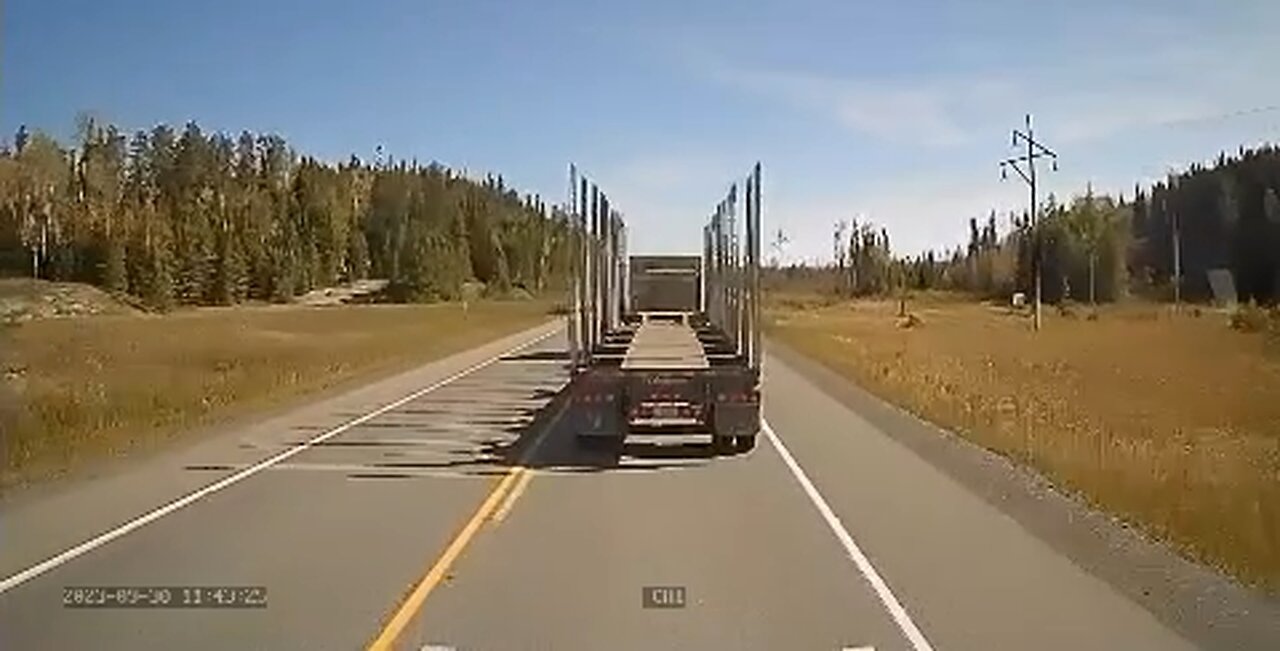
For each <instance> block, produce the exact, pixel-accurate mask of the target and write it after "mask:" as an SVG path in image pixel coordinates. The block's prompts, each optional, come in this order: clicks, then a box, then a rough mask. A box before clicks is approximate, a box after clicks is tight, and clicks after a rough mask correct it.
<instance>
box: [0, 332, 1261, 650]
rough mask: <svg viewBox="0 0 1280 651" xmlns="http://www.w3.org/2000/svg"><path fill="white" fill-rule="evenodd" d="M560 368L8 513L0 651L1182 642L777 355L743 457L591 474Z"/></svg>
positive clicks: (453, 377)
mask: <svg viewBox="0 0 1280 651" xmlns="http://www.w3.org/2000/svg"><path fill="white" fill-rule="evenodd" d="M534 338H538V340H537V341H536V342H535V343H533V344H531V345H527V346H525V347H523V348H519V349H518V350H514V352H511V351H512V350H513V349H515V348H516V347H517V346H518V345H520V344H521V343H524V342H528V341H530V340H532V339H534ZM564 348H565V345H564V340H563V336H562V334H561V333H560V332H559V331H558V330H557V329H556V328H555V326H548V327H544V328H541V329H538V330H537V331H530V332H526V333H522V334H521V335H519V336H516V337H511V338H508V339H505V340H502V341H498V342H494V343H493V344H491V345H487V346H484V347H482V348H479V349H476V350H473V351H470V352H468V353H465V354H461V355H458V356H454V357H451V358H448V359H446V360H442V361H440V362H437V363H433V364H430V365H428V366H425V367H423V368H421V369H418V370H415V371H413V372H411V373H406V374H404V375H401V376H398V377H394V378H390V379H388V380H384V381H381V382H377V383H374V384H371V385H369V386H367V387H364V388H362V389H359V390H356V391H353V392H350V393H347V394H344V395H340V396H332V397H329V398H326V399H324V400H321V401H318V402H315V403H313V404H310V405H308V406H305V407H301V408H297V409H292V410H288V411H286V412H282V413H279V414H275V415H272V416H270V417H267V418H262V419H259V420H258V421H257V422H252V423H241V424H235V425H231V426H227V427H224V428H222V430H220V431H218V432H214V433H210V434H209V435H207V436H200V437H198V440H195V439H197V437H193V440H192V441H191V442H189V443H187V444H184V445H181V446H178V447H175V448H173V449H168V450H165V451H163V452H161V453H157V454H153V455H150V456H148V457H146V458H145V459H140V460H137V461H136V462H132V463H129V464H126V465H123V466H119V467H113V468H110V469H108V470H104V471H103V472H101V473H100V474H99V475H98V476H95V477H87V478H84V479H80V480H77V481H75V482H70V483H66V484H63V485H59V486H57V487H54V488H52V489H49V490H43V491H41V490H37V491H32V492H31V494H29V495H19V496H17V497H15V498H10V499H7V500H6V501H5V502H3V503H2V504H0V577H3V578H0V649H6V650H7V649H138V648H166V649H168V648H172V649H360V648H400V649H414V650H417V649H422V648H424V647H425V648H433V647H434V648H442V649H443V648H453V649H459V650H464V649H476V650H480V649H868V648H874V649H876V650H895V649H910V650H914V651H922V650H927V649H938V650H950V649H1063V650H1070V651H1079V650H1081V649H1126V650H1135V649H1161V650H1165V649H1188V648H1195V646H1196V645H1194V644H1193V643H1192V642H1191V641H1189V639H1188V637H1187V636H1186V635H1184V634H1182V633H1179V632H1177V631H1175V630H1174V628H1171V627H1169V626H1168V625H1167V622H1162V618H1161V617H1159V616H1157V615H1156V614H1154V613H1153V612H1152V611H1151V610H1150V609H1149V608H1144V607H1143V606H1142V605H1140V604H1139V603H1137V602H1135V601H1134V600H1132V599H1130V598H1129V597H1127V596H1126V594H1125V593H1124V591H1122V590H1119V589H1117V588H1115V587H1113V586H1112V585H1111V584H1110V583H1108V582H1107V581H1104V580H1103V579H1101V578H1098V577H1097V576H1095V575H1094V574H1093V573H1091V572H1090V571H1088V570H1087V569H1085V568H1084V567H1082V566H1081V564H1079V563H1077V562H1074V561H1073V560H1072V559H1071V558H1069V557H1068V556H1067V555H1064V554H1063V553H1062V552H1061V551H1060V550H1059V549H1058V548H1056V547H1055V546H1054V545H1052V544H1050V543H1049V542H1046V541H1045V540H1044V538H1043V536H1038V535H1035V534H1034V533H1032V532H1030V531H1028V530H1027V529H1026V528H1025V527H1024V526H1022V525H1021V524H1020V523H1019V521H1018V520H1017V519H1015V518H1013V517H1011V516H1010V515H1009V514H1007V513H1006V512H1004V511H1003V510H1002V509H1001V508H999V506H998V505H995V504H993V503H992V501H991V500H989V499H984V498H983V497H981V496H980V495H978V494H976V493H975V491H974V490H972V489H971V487H969V486H966V485H965V484H964V483H962V482H957V481H956V480H955V479H953V478H952V477H951V476H950V475H949V474H947V473H945V472H943V471H941V470H939V469H938V468H937V467H936V466H935V465H934V464H931V463H930V462H929V461H928V460H927V459H925V458H924V457H922V456H921V455H920V454H918V453H917V452H916V451H914V450H913V449H911V448H910V447H909V446H907V445H904V444H903V443H901V442H900V441H899V440H897V439H896V438H895V437H894V436H890V435H889V433H887V432H885V431H884V430H883V428H882V427H881V426H879V425H876V424H874V423H873V422H871V421H870V420H868V419H867V418H865V417H864V416H863V415H860V413H858V411H857V410H856V409H854V408H852V407H851V406H849V405H848V404H847V403H846V402H844V401H841V400H838V399H836V398H835V397H833V396H832V395H831V394H830V393H829V392H828V391H824V390H823V389H822V388H820V387H819V386H818V385H817V384H816V383H815V381H814V380H813V379H812V378H811V377H810V376H809V375H806V374H805V373H801V372H800V371H799V370H797V369H796V368H795V366H794V365H793V364H791V363H789V362H787V361H784V360H782V359H780V358H779V357H776V356H771V357H769V358H768V359H767V360H766V378H765V387H764V396H765V398H764V399H765V402H766V408H765V414H766V420H767V430H766V434H765V436H764V437H763V438H762V440H761V442H760V444H759V445H758V446H757V448H756V449H755V450H754V451H753V452H752V453H750V454H749V455H746V456H738V457H714V456H712V455H711V454H710V451H709V449H708V447H707V446H706V445H703V444H701V443H698V442H696V441H691V442H682V443H677V444H674V445H673V444H671V443H667V444H665V445H658V444H656V443H655V442H654V441H646V440H637V441H635V442H633V443H631V444H629V445H628V446H627V447H626V448H625V449H624V450H623V452H622V454H621V456H618V455H614V454H608V453H606V452H599V451H596V452H590V453H588V452H584V451H581V450H579V449H578V448H577V447H576V446H575V445H574V442H573V440H572V437H571V433H570V432H567V431H565V430H564V428H563V427H561V426H560V424H559V423H560V421H558V420H557V417H558V415H559V414H560V413H561V411H562V408H563V406H564V402H563V400H561V399H560V398H557V391H558V390H559V389H560V388H561V387H562V386H563V384H564V382H565V381H566V380H567V375H566V371H565V368H564V366H563V364H564ZM76 586H172V587H188V588H190V587H193V586H259V587H261V588H264V589H265V593H255V594H257V595H258V596H261V594H265V600H266V604H265V607H257V608H210V607H203V608H136V607H135V608H69V607H67V606H66V605H65V604H64V599H67V598H69V597H72V596H74V595H71V594H69V593H68V591H67V588H69V587H76ZM647 587H665V588H672V589H669V590H664V591H659V592H656V593H654V594H651V595H650V596H651V598H653V599H657V600H660V601H663V602H664V605H668V606H679V607H666V608H653V607H644V603H643V592H644V590H645V589H646V588H647ZM80 594H81V596H82V597H83V596H86V595H88V596H90V597H91V598H93V597H92V595H89V593H80ZM131 594H135V595H136V593H131ZM192 594H195V593H190V594H187V595H184V594H182V593H175V594H173V595H172V597H173V599H176V600H179V601H181V600H183V599H184V598H185V599H191V598H194V597H192V596H191V595H192ZM201 594H204V595H205V596H204V598H205V599H213V598H217V597H219V596H223V595H225V594H226V593H219V594H218V595H210V594H208V593H201ZM97 596H98V597H101V595H97ZM241 596H243V595H241ZM205 605H208V604H205ZM651 605H652V604H651ZM1255 628H1256V627H1255ZM1261 630H1263V635H1264V636H1265V634H1266V632H1267V631H1268V630H1269V629H1266V628H1265V626H1264V627H1263V628H1262V629H1261ZM1277 639H1280V638H1276V639H1272V640H1265V639H1263V640H1259V641H1260V642H1261V643H1260V644H1259V646H1258V648H1267V646H1266V645H1267V643H1268V642H1275V641H1276V640H1277ZM1271 648H1276V647H1274V646H1273V647H1271Z"/></svg>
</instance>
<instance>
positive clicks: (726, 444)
mask: <svg viewBox="0 0 1280 651" xmlns="http://www.w3.org/2000/svg"><path fill="white" fill-rule="evenodd" d="M711 448H712V450H713V451H715V453H716V454H732V453H733V437H732V436H713V437H711Z"/></svg>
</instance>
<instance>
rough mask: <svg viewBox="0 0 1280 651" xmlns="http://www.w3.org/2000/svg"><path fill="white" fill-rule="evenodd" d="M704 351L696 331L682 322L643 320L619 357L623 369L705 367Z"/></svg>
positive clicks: (706, 366)
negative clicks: (621, 356) (624, 352)
mask: <svg viewBox="0 0 1280 651" xmlns="http://www.w3.org/2000/svg"><path fill="white" fill-rule="evenodd" d="M709 367H710V363H709V362H708V361H707V355H706V350H705V348H704V347H703V345H702V342H701V341H700V340H699V339H698V334H697V332H696V331H695V330H694V329H693V328H691V327H689V326H688V325H686V324H684V323H670V322H666V321H650V320H645V321H644V322H642V323H641V324H640V325H639V328H638V329H637V330H636V333H635V335H634V336H633V337H632V339H631V345H630V346H628V347H627V354H626V357H625V358H623V360H622V368H623V369H624V370H640V369H705V368H709Z"/></svg>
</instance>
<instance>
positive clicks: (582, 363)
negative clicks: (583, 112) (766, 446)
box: [568, 163, 762, 454]
mask: <svg viewBox="0 0 1280 651" xmlns="http://www.w3.org/2000/svg"><path fill="white" fill-rule="evenodd" d="M569 176H570V184H569V185H570V192H569V195H570V196H569V206H570V210H569V212H570V215H571V218H572V219H573V221H574V224H575V228H574V229H573V231H574V233H575V242H576V246H575V247H574V250H575V251H576V252H575V253H574V254H573V258H574V260H573V261H572V263H571V268H572V269H573V270H574V273H573V279H574V280H573V282H572V283H571V289H570V294H571V296H570V304H571V306H572V307H571V309H570V314H569V317H568V321H569V341H570V367H571V379H570V382H569V389H568V390H569V398H570V401H571V404H570V409H569V414H570V415H569V419H570V422H571V423H572V427H573V430H574V434H575V436H576V438H577V441H578V443H579V445H582V446H584V447H590V448H596V449H600V448H605V449H610V450H615V451H616V450H620V449H621V448H622V445H623V444H624V442H625V441H626V439H627V437H628V436H629V435H632V434H646V435H664V434H680V435H697V436H706V437H709V442H710V443H711V445H712V447H713V449H714V451H715V452H716V453H718V454H743V453H747V452H749V451H751V450H752V449H753V448H754V447H755V444H756V438H757V436H758V435H759V433H760V430H761V417H760V404H761V401H760V365H761V358H762V349H761V337H760V240H761V232H762V231H761V203H760V182H761V168H760V164H759V163H757V164H755V165H754V166H753V167H752V168H751V170H750V172H749V173H748V174H747V175H746V176H745V178H743V179H742V180H741V181H739V182H734V183H732V184H731V185H730V187H729V190H728V193H727V194H726V195H725V196H724V198H723V200H721V201H720V202H719V203H718V204H717V205H716V206H715V209H714V211H713V212H712V213H711V215H710V218H709V219H708V220H707V222H706V224H705V225H704V227H703V232H702V235H703V241H702V252H701V254H697V253H691V254H687V255H630V256H629V255H628V253H627V242H626V240H627V225H626V223H625V221H624V219H623V216H622V215H621V214H620V213H619V212H618V211H616V210H615V209H614V208H613V207H612V206H611V205H610V202H609V199H608V196H607V195H605V194H604V193H603V192H602V191H600V189H599V188H598V187H597V186H596V184H595V183H594V182H593V181H591V180H590V179H589V178H588V177H587V176H586V175H584V174H580V173H579V172H578V169H577V168H576V167H575V166H570V172H569ZM740 190H741V191H740ZM690 244H691V246H690V248H691V249H693V250H694V251H696V248H695V247H696V246H697V244H696V243H690Z"/></svg>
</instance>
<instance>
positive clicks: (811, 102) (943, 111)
mask: <svg viewBox="0 0 1280 651" xmlns="http://www.w3.org/2000/svg"><path fill="white" fill-rule="evenodd" d="M712 74H713V76H714V77H715V78H717V79H719V80H720V81H722V82H724V83H728V84H730V85H733V86H735V87H738V88H742V89H744V90H748V91H751V92H755V93H759V94H762V95H765V96H768V97H772V98H775V99H777V100H779V101H780V102H783V103H786V104H790V105H792V106H795V107H798V108H801V109H803V110H808V111H811V112H814V113H817V114H819V115H823V116H825V117H826V118H827V119H830V120H832V121H833V122H835V123H836V124H838V125H840V126H842V127H844V128H846V129H849V130H851V131H853V132H854V133H857V134H860V135H866V136H871V137H873V138H878V139H881V140H885V141H888V142H893V143H906V144H913V145H924V146H931V147H941V146H954V145H960V144H964V143H967V142H969V141H971V140H972V138H973V135H974V134H973V132H972V131H971V130H969V129H967V128H966V126H965V124H964V121H965V118H966V116H969V115H971V114H973V113H974V112H975V111H977V110H981V109H982V108H984V107H986V106H987V105H989V104H990V103H992V102H993V101H998V100H999V99H1000V97H1002V96H1003V95H1005V94H1006V93H1007V91H1008V88H1007V84H1005V83H1004V82H1002V81H1000V80H990V79H982V80H973V79H955V80H928V81H920V82H912V81H909V80H903V81H885V80H869V79H841V78H834V77H824V76H820V75H813V74H808V73H797V72H779V71H764V72H758V71H750V72H748V71H743V70H729V69H724V68H718V69H713V71H712Z"/></svg>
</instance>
